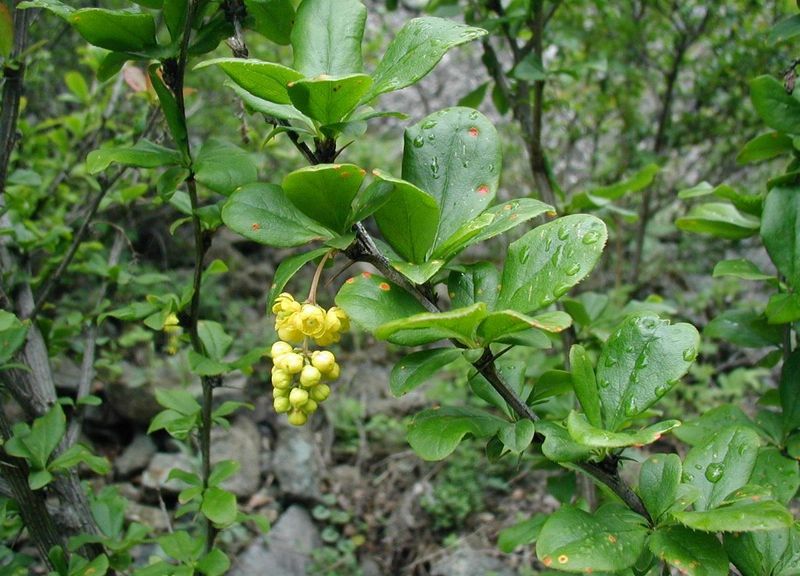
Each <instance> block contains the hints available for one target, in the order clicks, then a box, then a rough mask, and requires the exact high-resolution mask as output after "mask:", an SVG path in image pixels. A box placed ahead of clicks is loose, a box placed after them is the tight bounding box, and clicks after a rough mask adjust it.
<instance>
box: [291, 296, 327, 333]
mask: <svg viewBox="0 0 800 576" xmlns="http://www.w3.org/2000/svg"><path fill="white" fill-rule="evenodd" d="M292 324H293V325H294V328H295V329H296V330H298V331H300V332H302V333H303V334H304V335H306V336H311V337H312V338H317V337H319V336H322V335H323V334H324V333H325V311H324V310H323V309H322V308H320V307H319V306H317V305H316V304H303V307H302V308H301V309H300V312H298V313H297V314H295V315H294V316H292Z"/></svg>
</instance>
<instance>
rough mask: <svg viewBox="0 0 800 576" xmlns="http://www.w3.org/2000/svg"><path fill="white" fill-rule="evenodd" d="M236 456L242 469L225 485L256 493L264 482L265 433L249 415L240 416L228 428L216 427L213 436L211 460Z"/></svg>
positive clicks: (243, 494) (240, 493) (246, 493)
mask: <svg viewBox="0 0 800 576" xmlns="http://www.w3.org/2000/svg"><path fill="white" fill-rule="evenodd" d="M220 460H236V461H238V462H239V464H240V468H239V472H238V473H237V474H236V475H235V476H232V477H231V478H229V479H227V480H226V481H225V482H223V483H222V487H223V488H225V489H226V490H229V491H231V492H233V493H234V494H236V495H237V496H241V497H249V496H252V495H253V494H255V493H256V491H257V490H258V488H259V486H260V485H261V434H260V433H259V430H258V427H257V426H256V425H255V424H254V423H253V421H252V420H250V419H249V418H243V417H240V418H238V419H237V420H236V421H235V422H234V423H233V425H232V426H231V427H230V428H229V429H228V430H225V429H220V428H215V429H214V430H213V432H212V438H211V461H212V463H214V464H216V463H217V462H219V461H220Z"/></svg>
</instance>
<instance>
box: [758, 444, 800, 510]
mask: <svg viewBox="0 0 800 576" xmlns="http://www.w3.org/2000/svg"><path fill="white" fill-rule="evenodd" d="M750 482H751V483H752V484H757V485H759V486H765V487H768V488H770V489H771V490H772V494H773V496H774V497H775V499H776V500H778V501H779V502H781V503H783V504H786V505H788V504H789V501H790V500H791V499H792V498H794V496H795V494H797V489H798V488H799V487H800V466H799V465H798V463H797V460H794V459H791V458H787V457H786V456H784V455H783V454H781V452H780V450H778V449H777V448H775V447H774V446H767V447H763V448H761V449H760V450H759V451H758V458H756V463H755V466H754V467H753V472H752V474H751V475H750Z"/></svg>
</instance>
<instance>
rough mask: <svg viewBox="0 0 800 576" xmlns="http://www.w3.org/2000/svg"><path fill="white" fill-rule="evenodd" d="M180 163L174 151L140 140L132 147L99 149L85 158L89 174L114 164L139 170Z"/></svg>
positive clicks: (178, 155) (178, 156)
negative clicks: (134, 167)
mask: <svg viewBox="0 0 800 576" xmlns="http://www.w3.org/2000/svg"><path fill="white" fill-rule="evenodd" d="M180 162H181V157H180V154H178V152H177V151H176V150H173V149H171V148H165V147H164V146H159V145H158V144H153V143H152V142H150V141H149V140H144V139H142V140H139V141H138V142H137V143H136V144H134V145H133V146H127V147H123V148H101V149H99V150H93V151H92V152H89V155H88V156H87V157H86V169H87V170H88V171H89V173H90V174H97V173H98V172H102V171H103V170H105V169H106V168H108V167H109V166H110V165H111V164H114V163H116V164H122V165H124V166H136V167H139V168H158V167H161V166H171V165H175V164H180Z"/></svg>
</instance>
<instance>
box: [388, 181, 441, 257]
mask: <svg viewBox="0 0 800 576" xmlns="http://www.w3.org/2000/svg"><path fill="white" fill-rule="evenodd" d="M375 177H376V178H378V179H379V180H383V181H385V182H388V183H390V184H392V185H393V186H394V189H393V191H392V193H391V194H390V195H389V198H388V199H387V200H386V202H385V203H384V204H383V206H381V208H379V209H378V210H377V211H376V212H375V222H377V224H378V228H379V229H380V231H381V234H382V235H383V237H384V239H385V240H386V242H388V243H389V245H390V246H391V247H392V248H393V249H394V250H395V251H396V252H397V253H398V254H399V255H400V256H402V257H403V258H405V259H406V260H408V261H409V262H412V263H420V262H425V260H426V259H427V257H428V252H429V251H430V249H431V247H432V246H433V243H434V241H435V239H436V230H437V228H438V225H439V205H438V203H437V202H436V199H435V198H433V197H432V196H431V195H430V194H428V193H426V192H424V191H423V190H420V189H419V188H417V187H416V186H415V185H414V184H411V183H410V182H406V181H405V180H401V179H399V178H393V177H392V176H389V175H388V174H384V173H383V172H377V173H375Z"/></svg>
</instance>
